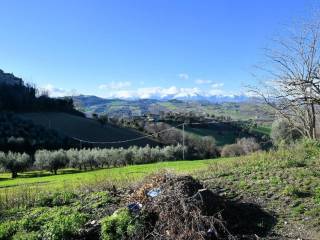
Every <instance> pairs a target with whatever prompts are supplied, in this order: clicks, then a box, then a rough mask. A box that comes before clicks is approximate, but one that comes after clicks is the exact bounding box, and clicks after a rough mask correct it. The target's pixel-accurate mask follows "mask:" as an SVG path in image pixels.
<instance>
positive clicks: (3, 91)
mask: <svg viewBox="0 0 320 240" xmlns="http://www.w3.org/2000/svg"><path fill="white" fill-rule="evenodd" d="M0 110H2V111H21V112H25V111H63V112H69V113H72V114H77V115H81V116H83V114H82V113H80V112H78V111H76V110H75V109H74V106H73V100H72V98H50V97H48V94H47V93H45V92H42V93H40V92H39V91H38V90H37V89H36V88H35V87H34V86H33V85H31V84H24V82H23V81H22V79H20V78H17V77H15V76H14V75H13V74H8V73H4V72H3V71H2V70H0Z"/></svg>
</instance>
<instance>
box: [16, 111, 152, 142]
mask: <svg viewBox="0 0 320 240" xmlns="http://www.w3.org/2000/svg"><path fill="white" fill-rule="evenodd" d="M19 116H20V117H22V118H25V119H28V120H31V121H33V122H34V123H35V124H39V125H42V126H45V127H47V128H52V129H54V130H57V131H58V132H60V133H62V134H64V135H66V136H69V137H76V138H80V139H83V140H89V141H96V142H101V141H102V142H105V141H108V142H109V141H121V140H127V139H134V138H139V137H141V136H143V135H142V134H141V133H139V132H137V131H134V130H132V129H128V128H119V127H115V126H113V125H110V124H107V125H105V126H101V125H100V124H99V123H98V122H97V121H95V120H93V119H88V118H84V117H78V116H75V115H71V114H67V113H55V112H41V113H23V114H19ZM146 144H149V145H150V146H155V145H158V143H157V142H155V141H154V140H152V139H142V140H138V141H134V142H129V143H121V144H108V145H107V144H105V145H103V146H108V147H127V146H131V145H137V146H145V145H146Z"/></svg>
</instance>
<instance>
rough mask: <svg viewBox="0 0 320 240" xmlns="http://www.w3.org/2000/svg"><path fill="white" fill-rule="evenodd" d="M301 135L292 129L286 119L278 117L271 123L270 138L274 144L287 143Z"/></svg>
mask: <svg viewBox="0 0 320 240" xmlns="http://www.w3.org/2000/svg"><path fill="white" fill-rule="evenodd" d="M300 137H301V134H300V133H299V132H298V131H297V130H296V129H293V128H292V126H291V125H290V123H289V122H288V120H286V119H283V118H280V119H277V120H275V121H274V122H273V123H272V127H271V139H272V141H273V143H274V144H276V145H279V144H281V143H284V144H289V143H291V142H293V141H295V140H297V139H299V138H300Z"/></svg>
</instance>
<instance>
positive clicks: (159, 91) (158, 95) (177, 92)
mask: <svg viewBox="0 0 320 240" xmlns="http://www.w3.org/2000/svg"><path fill="white" fill-rule="evenodd" d="M201 94H204V92H203V91H202V90H200V89H199V88H196V87H195V88H178V87H176V86H171V87H168V88H163V87H144V88H138V89H136V90H120V91H111V92H108V93H107V94H106V95H103V96H102V97H106V98H125V99H147V98H151V99H152V98H154V99H166V98H170V99H171V98H183V97H195V96H197V95H201Z"/></svg>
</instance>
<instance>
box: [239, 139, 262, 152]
mask: <svg viewBox="0 0 320 240" xmlns="http://www.w3.org/2000/svg"><path fill="white" fill-rule="evenodd" d="M237 144H238V145H240V146H241V147H242V149H243V151H244V152H245V154H249V153H252V152H256V151H258V150H260V149H261V147H260V145H259V143H257V141H256V139H255V138H253V137H251V138H241V139H238V140H237Z"/></svg>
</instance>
